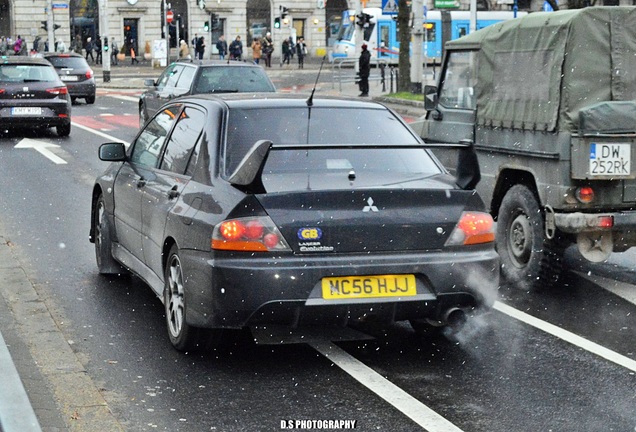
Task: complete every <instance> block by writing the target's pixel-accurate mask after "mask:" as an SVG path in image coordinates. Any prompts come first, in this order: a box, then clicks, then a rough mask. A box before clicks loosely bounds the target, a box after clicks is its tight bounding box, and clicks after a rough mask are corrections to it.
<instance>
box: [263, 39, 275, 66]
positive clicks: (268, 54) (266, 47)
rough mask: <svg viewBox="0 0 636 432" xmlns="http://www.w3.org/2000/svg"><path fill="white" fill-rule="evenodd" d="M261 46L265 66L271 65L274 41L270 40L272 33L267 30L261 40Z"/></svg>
mask: <svg viewBox="0 0 636 432" xmlns="http://www.w3.org/2000/svg"><path fill="white" fill-rule="evenodd" d="M261 46H262V47H263V54H264V55H265V66H267V67H272V53H273V52H274V41H273V40H272V34H271V33H270V32H267V34H266V35H265V37H264V38H263V42H261Z"/></svg>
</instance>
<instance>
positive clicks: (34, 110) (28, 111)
mask: <svg viewBox="0 0 636 432" xmlns="http://www.w3.org/2000/svg"><path fill="white" fill-rule="evenodd" d="M11 114H12V115H41V114H42V108H40V107H14V108H11Z"/></svg>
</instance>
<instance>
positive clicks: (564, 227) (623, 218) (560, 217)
mask: <svg viewBox="0 0 636 432" xmlns="http://www.w3.org/2000/svg"><path fill="white" fill-rule="evenodd" d="M606 217H611V218H612V220H613V225H612V226H611V227H610V228H603V227H600V226H599V221H600V220H601V219H602V218H606ZM554 221H555V224H556V226H557V228H559V229H560V230H561V231H563V232H566V233H570V234H577V233H580V232H585V231H598V230H610V231H627V230H630V231H631V230H635V229H636V211H624V212H607V213H580V212H577V213H557V214H555V215H554Z"/></svg>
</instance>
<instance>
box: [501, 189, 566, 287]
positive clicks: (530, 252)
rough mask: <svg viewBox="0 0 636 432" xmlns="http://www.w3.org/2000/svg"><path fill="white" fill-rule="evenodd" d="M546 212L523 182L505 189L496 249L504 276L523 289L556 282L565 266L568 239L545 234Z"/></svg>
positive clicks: (550, 284) (551, 284)
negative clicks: (547, 236)
mask: <svg viewBox="0 0 636 432" xmlns="http://www.w3.org/2000/svg"><path fill="white" fill-rule="evenodd" d="M544 234H545V230H544V222H543V213H542V211H541V209H540V208H539V203H538V202H537V199H536V197H535V196H534V194H533V193H532V192H531V191H530V190H529V189H528V188H527V187H526V186H523V185H515V186H513V187H512V188H510V190H509V191H508V192H507V193H506V195H505V196H504V199H503V201H502V202H501V207H500V209H499V216H498V219H497V240H496V245H497V252H499V255H500V257H501V274H502V276H503V278H504V279H505V280H506V281H507V282H509V283H512V284H514V285H515V286H517V287H519V288H522V289H532V288H539V287H546V286H548V287H550V286H553V285H554V284H555V283H556V282H557V281H558V280H559V278H560V276H561V272H562V270H563V252H564V250H565V242H564V241H562V240H561V238H560V237H558V236H557V237H555V239H552V240H548V239H547V238H545V236H544Z"/></svg>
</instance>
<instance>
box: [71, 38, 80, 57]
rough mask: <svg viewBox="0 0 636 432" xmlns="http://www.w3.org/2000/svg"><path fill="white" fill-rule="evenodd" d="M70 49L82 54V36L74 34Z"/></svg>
mask: <svg viewBox="0 0 636 432" xmlns="http://www.w3.org/2000/svg"><path fill="white" fill-rule="evenodd" d="M71 51H73V52H75V53H77V54H82V37H81V36H80V35H79V34H76V35H75V37H74V38H73V42H71Z"/></svg>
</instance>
